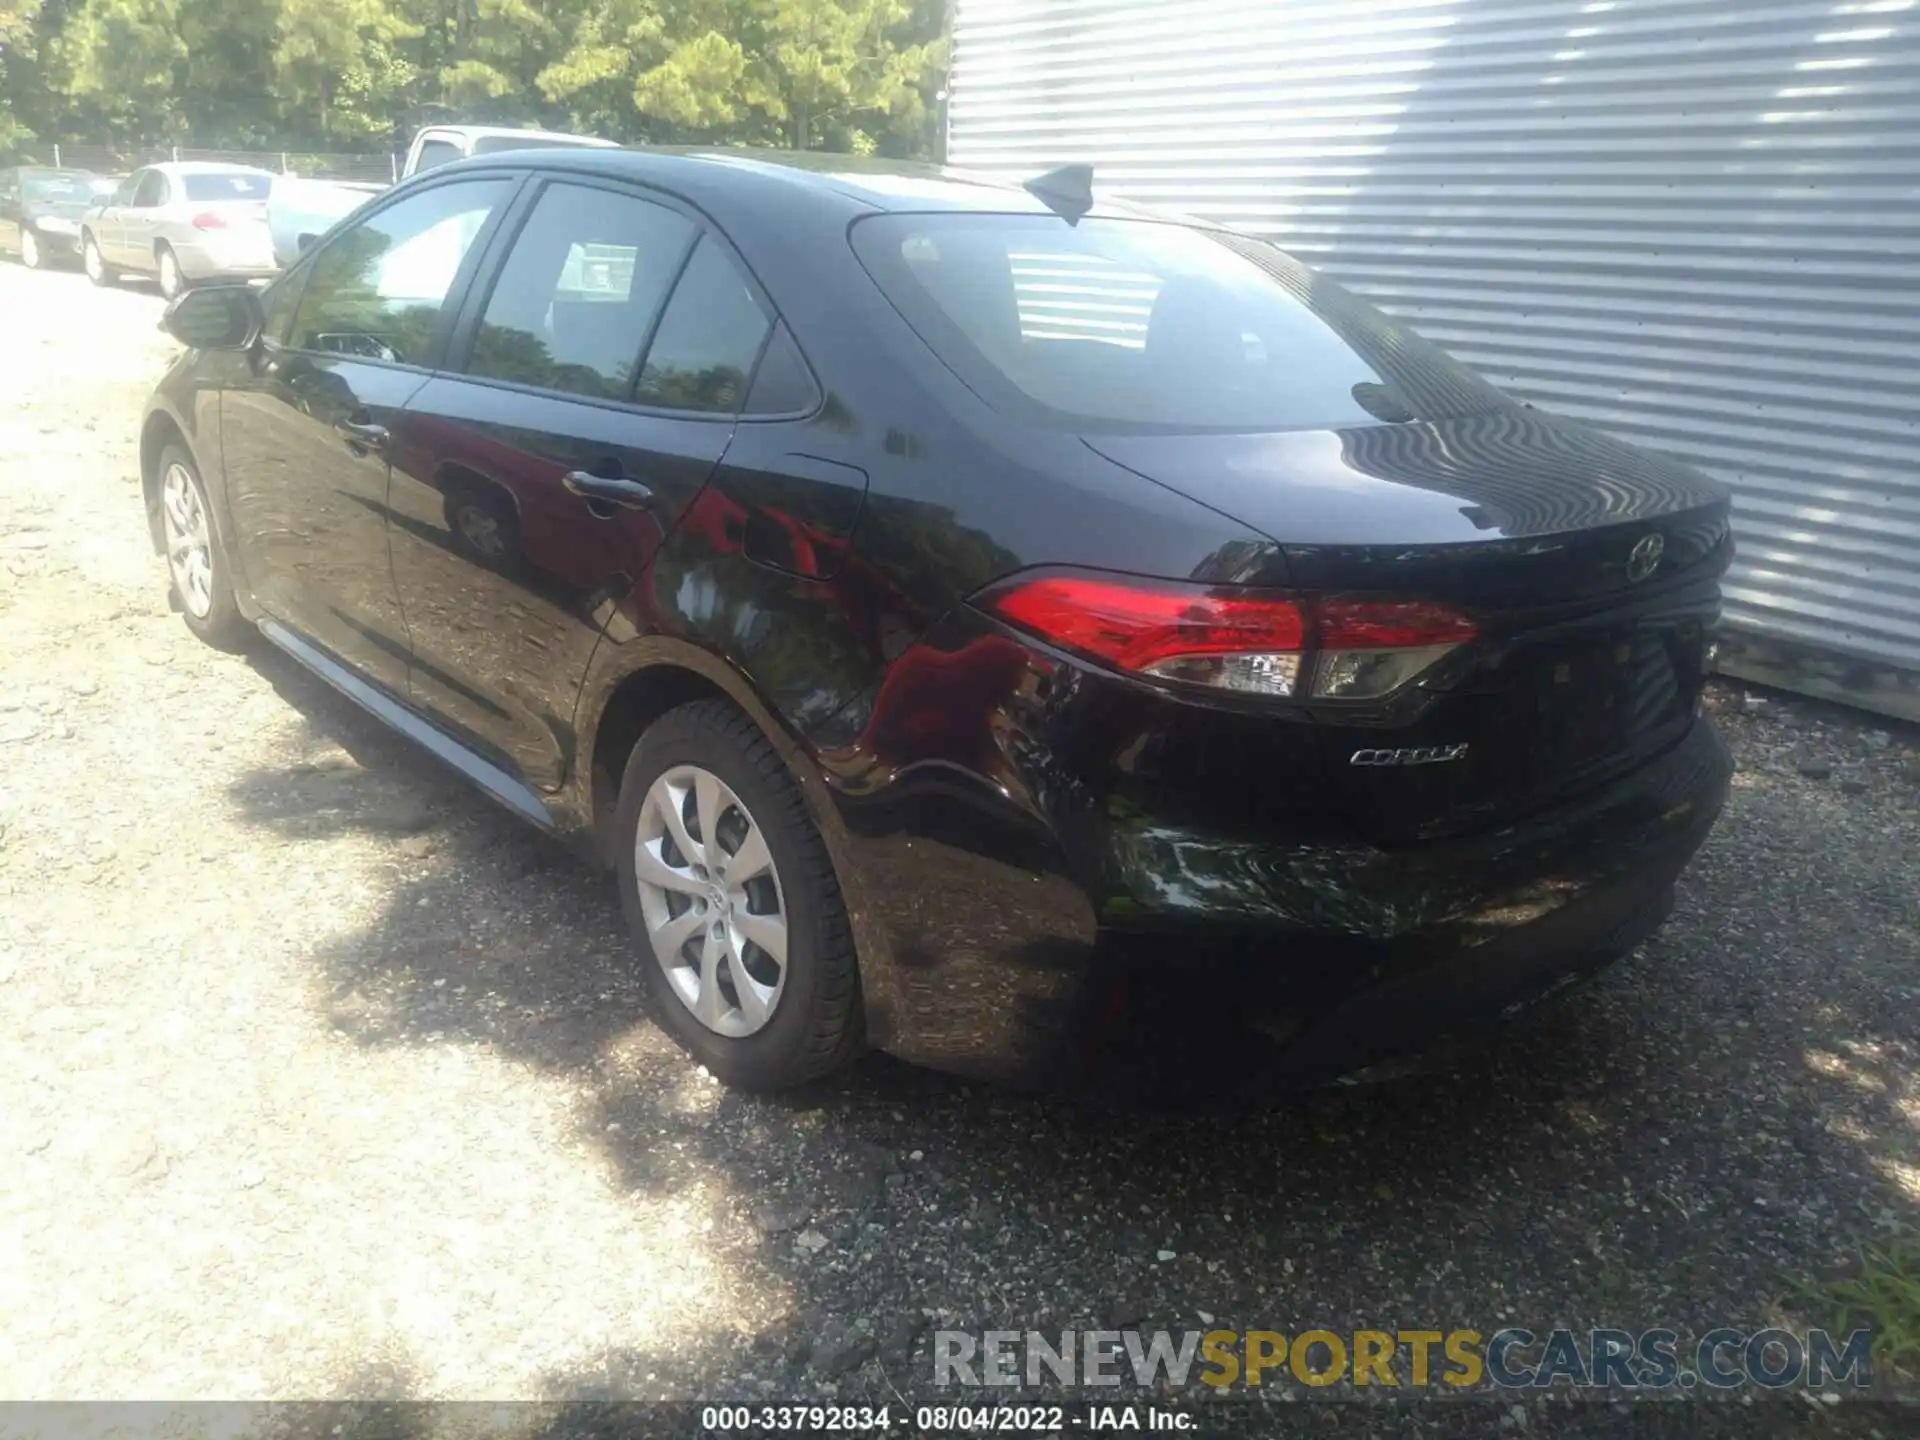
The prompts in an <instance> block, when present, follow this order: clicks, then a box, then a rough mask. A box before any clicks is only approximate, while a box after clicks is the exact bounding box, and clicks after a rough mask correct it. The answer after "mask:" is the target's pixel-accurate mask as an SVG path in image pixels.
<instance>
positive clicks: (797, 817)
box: [615, 700, 862, 1090]
mask: <svg viewBox="0 0 1920 1440" xmlns="http://www.w3.org/2000/svg"><path fill="white" fill-rule="evenodd" d="M615 833H616V834H617V835H618V836H619V843H620V855H619V872H620V899H621V904H622V907H623V908H624V909H625V911H626V915H627V922H628V925H629V926H630V927H631V929H632V931H633V936H634V939H635V941H636V943H637V946H638V948H639V950H640V955H639V959H638V964H639V965H640V967H641V970H642V972H643V974H644V975H645V977H646V984H647V988H648V990H649V991H650V992H651V994H652V996H653V998H654V1001H655V1008H656V1009H657V1010H658V1012H659V1014H660V1018H661V1020H662V1022H663V1023H664V1024H665V1025H666V1027H667V1028H668V1029H669V1030H671V1031H672V1032H673V1034H674V1036H675V1038H676V1039H678V1040H679V1042H680V1043H681V1045H683V1046H684V1047H685V1048H686V1049H687V1050H688V1051H689V1052H691V1054H692V1055H693V1056H694V1058H695V1059H697V1060H699V1061H700V1062H701V1063H702V1064H704V1065H705V1066H706V1067H707V1068H708V1069H709V1070H710V1071H712V1072H713V1074H714V1075H716V1076H718V1077H719V1078H720V1079H721V1080H723V1081H724V1082H726V1083H727V1084H729V1085H737V1086H740V1087H742V1088H743V1089H750V1090H779V1089H785V1088H788V1087H791V1086H795V1085H800V1084H803V1083H805V1082H806V1081H809V1080H814V1079H818V1078H819V1077H820V1076H823V1075H826V1074H829V1073H831V1072H832V1071H834V1070H837V1069H839V1068H840V1067H842V1066H843V1065H846V1064H847V1063H849V1062H850V1061H851V1060H852V1059H853V1057H854V1056H855V1055H856V1054H857V1053H858V1052H859V1048H860V1043H861V1038H862V1030H861V1008H860V979H859V967H858V963H857V961H856V959H855V955H854V948H853V937H852V932H851V930H850V929H849V927H848V923H847V914H846V908H845V906H844V905H842V903H841V899H840V887H839V884H838V882H837V880H836V879H835V877H834V872H833V864H832V862H831V860H830V859H829V858H828V855H827V850H826V846H825V844H824V842H823V841H822V840H821V838H820V834H819V832H818V831H817V830H816V829H815V828H814V825H813V821H812V818H811V817H810V816H809V815H808V813H807V807H806V804H805V802H804V801H803V800H802V798H801V795H800V789H799V786H798V785H796V784H795V783H794V780H793V777H792V775H791V774H789V773H788V771H787V768H786V766H785V765H784V764H783V763H782V762H781V760H780V757H779V756H778V755H777V754H776V753H775V752H774V749H773V747H772V746H771V745H770V744H768V743H767V739H766V737H765V736H764V735H762V734H761V733H760V731H759V729H758V727H756V726H755V725H754V724H753V722H752V721H751V720H749V719H748V718H747V717H746V716H745V715H743V714H742V713H741V712H740V711H738V710H736V709H735V708H734V707H733V706H732V705H729V704H728V703H726V702H725V701H723V700H703V701H699V702H696V703H694V704H691V705H683V706H681V707H679V708H678V709H676V710H671V711H669V712H668V713H667V714H666V715H664V716H662V717H661V718H660V719H659V720H657V721H655V722H654V724H653V725H652V726H651V727H650V728H649V729H648V730H647V732H646V733H645V734H644V735H642V736H641V737H640V743H639V744H637V745H635V746H634V748H633V754H632V755H631V756H629V757H628V760H627V766H626V773H625V775H624V776H623V777H622V779H621V783H620V808H619V813H618V817H617V828H616V832H615Z"/></svg>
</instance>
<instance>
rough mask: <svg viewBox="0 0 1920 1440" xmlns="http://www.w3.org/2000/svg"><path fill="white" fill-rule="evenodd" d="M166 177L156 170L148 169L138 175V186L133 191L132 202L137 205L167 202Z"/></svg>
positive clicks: (143, 205)
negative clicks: (143, 173)
mask: <svg viewBox="0 0 1920 1440" xmlns="http://www.w3.org/2000/svg"><path fill="white" fill-rule="evenodd" d="M167 189H168V186H167V177H166V176H164V175H162V174H161V173H160V172H159V171H158V170H149V171H147V173H146V174H145V175H142V176H141V177H140V188H139V189H138V190H136V191H135V192H134V195H133V203H134V204H135V205H137V206H141V207H143V208H144V207H146V206H149V205H164V204H166V203H167Z"/></svg>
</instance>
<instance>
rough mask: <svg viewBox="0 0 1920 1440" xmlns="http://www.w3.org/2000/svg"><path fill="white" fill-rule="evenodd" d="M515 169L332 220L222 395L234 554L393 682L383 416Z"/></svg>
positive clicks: (268, 605)
mask: <svg viewBox="0 0 1920 1440" xmlns="http://www.w3.org/2000/svg"><path fill="white" fill-rule="evenodd" d="M517 184H518V179H517V177H512V176H507V175H477V176H472V177H461V178H459V179H458V180H453V179H449V180H448V181H447V182H445V183H442V184H436V185H430V186H428V187H426V188H424V189H418V190H413V191H411V192H409V193H407V194H405V195H403V196H401V197H399V198H397V199H395V200H393V201H392V202H390V203H388V204H385V205H383V206H381V207H380V208H378V209H377V210H375V211H374V212H373V213H371V214H370V215H368V216H366V217H365V218H364V219H362V220H360V221H359V222H358V223H356V224H354V225H352V226H351V227H349V228H347V229H345V230H342V231H340V232H339V233H338V234H336V235H334V236H333V237H332V239H330V240H329V241H328V242H327V243H326V244H325V245H324V246H322V247H320V248H319V249H317V250H315V251H314V252H313V253H312V254H311V256H310V257H309V258H308V260H307V261H306V262H305V263H304V264H303V265H302V266H301V267H299V268H298V269H297V270H295V271H293V272H292V273H291V274H289V275H288V276H287V277H286V278H285V279H283V280H282V281H280V282H279V283H278V284H276V285H275V286H274V288H273V290H272V291H270V292H269V296H270V299H273V300H277V299H278V298H279V296H280V292H281V291H283V290H284V289H286V288H287V287H288V286H290V285H294V284H297V285H299V287H300V294H299V299H298V304H297V307H296V310H295V314H294V318H293V319H292V321H291V324H290V325H289V326H288V329H287V332H286V337H285V339H284V341H282V340H280V339H278V338H277V337H276V336H275V335H274V334H273V333H271V330H270V333H269V334H268V335H267V336H266V337H265V338H264V339H263V340H262V342H261V349H260V351H259V354H258V357H257V359H256V360H255V361H254V363H253V366H252V368H251V370H250V373H249V375H248V376H247V377H246V378H245V379H243V380H242V381H240V382H239V383H236V384H233V385H231V386H230V387H229V388H228V389H227V390H226V391H225V393H224V394H223V395H222V397H221V433H222V438H223V449H224V452H225V457H226V478H227V491H228V495H229V497H230V500H231V505H232V510H233V515H234V530H235V533H236V536H237V537H238V540H239V544H240V552H241V557H240V558H241V564H242V567H243V570H244V573H245V575H246V579H247V583H248V585H249V586H250V588H251V589H252V591H253V593H254V595H255V597H256V598H257V599H258V601H259V603H260V604H261V606H262V607H263V608H264V609H265V610H266V611H267V612H268V613H269V614H270V615H272V616H273V617H274V618H275V619H277V620H279V621H281V622H282V623H283V624H285V625H287V626H288V627H290V628H291V629H293V630H296V631H298V632H299V633H301V634H302V635H303V636H305V637H306V638H307V639H309V640H312V641H315V642H317V643H318V644H320V645H321V646H323V647H325V648H326V649H327V650H329V651H331V652H332V653H333V655H334V656H335V657H336V658H338V659H340V660H342V661H344V662H345V663H347V664H348V665H349V666H351V667H352V668H354V669H355V670H357V671H359V672H360V673H361V674H362V675H363V676H365V677H366V678H368V679H371V680H373V681H375V682H377V683H379V684H381V685H383V686H385V687H386V688H388V689H389V690H392V691H393V692H395V693H396V694H399V695H404V694H405V693H406V684H407V666H408V656H409V651H408V645H407V634H406V627H405V623H404V622H403V620H402V618H401V613H400V601H399V596H398V594H397V593H396V591H395V588H394V581H393V565H392V558H391V554H390V551H389V547H388V541H387V513H388V510H387V471H388V455H389V452H390V450H391V448H392V443H393V432H394V427H395V425H396V418H395V417H397V416H398V415H399V413H400V411H401V408H402V407H403V406H404V405H405V404H406V402H407V400H408V399H409V397H411V396H412V395H413V394H414V392H415V391H417V390H418V389H419V388H420V387H421V386H422V385H423V384H425V383H426V380H427V376H428V374H429V373H430V372H431V370H432V368H433V366H434V365H435V364H437V363H438V361H439V358H440V356H441V354H442V353H443V349H444V345H445V339H446V334H447V331H448V329H449V328H450V325H451V321H452V317H453V313H454V311H455V309H456V308H457V306H458V304H459V298H460V295H461V293H462V291H463V289H464V286H465V284H466V282H467V277H468V276H469V275H470V274H471V272H472V268H473V266H474V264H476V263H477V260H478V256H479V253H480V250H481V244H480V242H481V239H482V237H483V236H484V235H486V234H487V233H488V226H489V224H490V223H491V221H492V220H493V219H494V218H495V217H497V216H498V215H499V214H500V213H501V212H503V211H504V209H505V208H506V205H507V202H508V200H509V199H510V197H511V196H512V194H513V191H514V189H515V187H516V185H517Z"/></svg>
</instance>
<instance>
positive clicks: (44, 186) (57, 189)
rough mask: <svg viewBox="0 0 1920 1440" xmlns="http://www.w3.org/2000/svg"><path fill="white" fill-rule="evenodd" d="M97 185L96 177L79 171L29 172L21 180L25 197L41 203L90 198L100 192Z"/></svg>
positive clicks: (48, 203)
mask: <svg viewBox="0 0 1920 1440" xmlns="http://www.w3.org/2000/svg"><path fill="white" fill-rule="evenodd" d="M99 185H100V182H99V180H98V178H97V177H95V176H92V175H88V174H84V173H82V172H79V171H74V172H71V173H68V174H54V175H49V174H39V175H34V174H31V173H30V174H28V175H26V176H24V177H22V181H21V188H22V189H24V190H25V191H26V196H27V199H29V200H38V201H40V202H41V203H42V204H43V205H51V204H55V203H57V202H59V201H62V200H91V199H93V198H94V197H95V196H97V195H98V194H99V193H100V190H99Z"/></svg>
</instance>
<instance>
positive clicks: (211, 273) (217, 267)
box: [173, 230, 280, 280]
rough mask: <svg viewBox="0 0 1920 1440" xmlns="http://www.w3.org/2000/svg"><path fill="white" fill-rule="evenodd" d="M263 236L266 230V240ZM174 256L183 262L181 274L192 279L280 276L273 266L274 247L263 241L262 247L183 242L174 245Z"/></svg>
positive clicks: (274, 265)
mask: <svg viewBox="0 0 1920 1440" xmlns="http://www.w3.org/2000/svg"><path fill="white" fill-rule="evenodd" d="M264 234H265V232H264V230H263V231H262V235H263V237H264ZM173 253H174V257H175V258H176V259H177V260H178V261H179V262H180V273H181V274H182V275H184V276H186V277H187V279H189V280H212V279H216V278H219V279H234V280H241V279H251V278H253V277H256V276H262V275H278V274H279V273H280V268H279V266H278V265H276V264H275V263H274V259H273V247H272V245H271V244H269V243H265V241H264V239H263V242H262V243H261V244H259V245H234V246H224V245H223V246H212V245H204V244H194V243H191V242H181V243H178V244H175V245H174V247H173Z"/></svg>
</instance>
